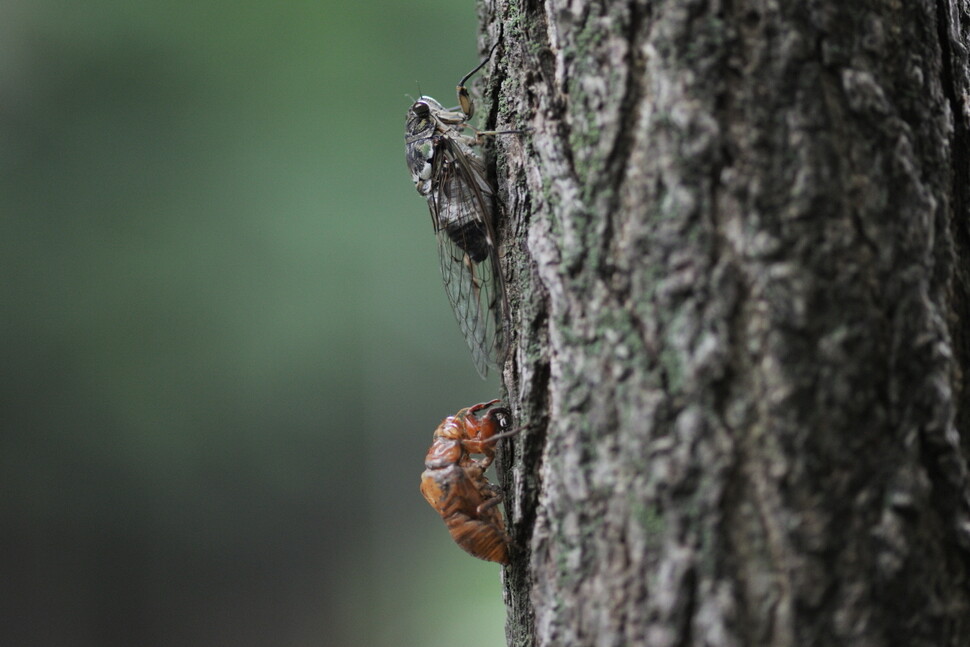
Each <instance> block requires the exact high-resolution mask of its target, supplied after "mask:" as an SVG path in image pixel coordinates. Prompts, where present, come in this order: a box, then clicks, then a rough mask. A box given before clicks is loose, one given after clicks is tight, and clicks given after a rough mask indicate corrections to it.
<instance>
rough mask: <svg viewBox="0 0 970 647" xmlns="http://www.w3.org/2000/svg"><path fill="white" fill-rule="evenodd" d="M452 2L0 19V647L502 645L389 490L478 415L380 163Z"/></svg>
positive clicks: (82, 11) (484, 594) (438, 528)
mask: <svg viewBox="0 0 970 647" xmlns="http://www.w3.org/2000/svg"><path fill="white" fill-rule="evenodd" d="M474 12H475V9H474V6H473V5H472V4H461V3H453V2H445V1H444V0H419V1H418V2H414V3H393V2H382V3H381V2H379V3H345V4H339V5H338V4H334V3H328V2H291V3H276V4H274V3H265V2H252V1H248V2H234V3H227V2H216V1H215V0H209V1H205V0H203V1H201V2H200V1H199V0H194V1H193V2H187V1H180V2H167V3H148V2H130V1H128V2H120V1H115V2H111V1H108V0H96V1H92V2H85V3H72V2H55V1H53V0H29V1H28V0H7V1H6V2H4V3H3V5H2V6H0V299H2V303H3V312H4V316H3V317H2V318H0V333H2V338H3V340H4V344H3V346H2V351H0V353H2V355H0V361H2V366H3V370H2V371H0V380H2V389H0V424H2V435H0V493H2V494H0V514H2V519H0V521H2V523H0V537H2V542H3V544H2V545H3V546H4V551H3V554H2V557H0V560H2V562H0V565H2V572H3V573H4V578H3V584H2V585H0V596H2V598H0V600H2V603H3V608H4V617H5V620H4V623H3V624H2V625H0V632H2V634H6V635H0V642H2V643H3V644H10V645H14V644H16V645H19V646H31V645H44V646H45V647H56V646H59V645H97V646H99V647H110V646H111V645H132V644H137V645H178V646H180V647H184V646H191V645H211V644H232V645H237V646H245V645H268V644H272V645H311V644H312V645H344V644H346V645H409V644H422V645H450V644H453V640H454V636H455V635H456V634H457V635H461V636H462V640H461V642H462V644H464V645H476V644H482V645H487V644H488V645H494V644H500V643H501V642H502V638H501V637H502V617H503V610H502V607H501V593H500V588H499V583H498V579H499V578H498V569H497V567H495V566H494V565H491V564H485V563H478V562H475V561H474V560H472V558H469V557H466V556H465V555H464V554H463V553H461V551H459V550H458V549H457V548H456V547H454V546H453V545H451V543H450V538H449V537H448V534H447V531H446V530H445V528H444V527H443V526H442V525H441V521H440V519H439V518H438V517H437V515H436V514H435V513H434V511H432V510H431V509H430V508H427V506H426V504H425V503H424V501H423V500H422V499H421V497H420V495H419V494H418V490H417V485H418V478H419V474H420V472H421V469H422V466H421V461H422V458H423V456H424V451H425V450H426V448H427V445H428V444H429V443H430V438H431V432H432V431H433V429H434V427H435V425H436V424H437V423H438V422H439V421H440V420H441V418H443V417H444V416H445V415H448V414H450V413H453V412H454V411H455V410H457V409H458V408H460V407H462V406H466V405H468V404H470V403H472V402H475V401H481V400H487V399H490V398H492V397H494V396H496V395H497V387H496V385H495V383H494V382H488V383H485V382H482V381H480V380H479V379H478V377H477V376H476V374H475V371H474V368H473V367H472V364H471V360H470V357H469V356H468V353H467V350H466V349H465V347H464V342H463V340H462V339H461V336H460V334H459V333H458V330H457V326H456V325H455V323H454V320H453V316H452V314H451V312H450V310H449V308H448V305H447V301H446V299H445V295H444V293H443V290H442V288H441V285H440V277H439V275H438V270H437V259H436V256H435V255H436V251H435V242H434V236H433V234H432V232H431V225H430V220H429V218H428V215H427V211H426V208H425V205H424V203H423V200H422V199H421V198H420V197H419V196H418V195H417V194H416V193H415V192H414V190H413V187H411V186H410V181H409V178H408V175H407V171H406V169H405V167H404V162H403V130H402V129H403V121H404V113H405V111H406V109H407V106H408V105H409V103H410V99H408V97H407V95H408V94H411V95H417V94H419V93H421V92H424V93H428V94H432V95H435V96H439V98H441V99H442V100H443V101H445V102H446V103H448V102H450V101H451V98H452V95H453V92H454V89H453V86H454V83H455V81H456V80H457V79H458V78H459V77H460V76H461V75H462V74H463V73H464V72H465V71H467V70H468V69H469V68H470V67H471V66H472V65H474V63H475V62H476V61H477V58H478V54H477V48H476V32H475V24H474V20H475V15H474ZM419 83H420V84H421V85H419ZM468 582H471V583H472V585H471V586H469V585H468Z"/></svg>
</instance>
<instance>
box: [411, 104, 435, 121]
mask: <svg viewBox="0 0 970 647" xmlns="http://www.w3.org/2000/svg"><path fill="white" fill-rule="evenodd" d="M411 112H413V113H414V116H415V117H417V118H419V119H427V118H428V117H429V116H431V107H430V106H429V105H428V104H427V103H425V102H424V101H415V103H414V105H413V106H411Z"/></svg>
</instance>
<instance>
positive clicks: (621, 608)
mask: <svg viewBox="0 0 970 647" xmlns="http://www.w3.org/2000/svg"><path fill="white" fill-rule="evenodd" d="M483 22H484V23H485V24H486V25H487V32H488V36H487V37H486V39H485V40H486V42H487V44H489V45H490V44H491V43H494V42H495V41H496V40H500V41H501V44H500V46H499V49H498V50H497V54H496V56H495V57H494V59H493V60H492V61H491V63H490V65H489V67H488V73H489V74H488V76H489V78H488V83H487V84H486V86H487V87H486V91H485V97H484V98H483V100H482V101H481V102H480V104H479V105H480V108H482V111H483V112H485V111H487V109H488V108H489V107H491V114H490V116H489V119H488V121H489V125H490V126H494V127H498V128H514V127H522V128H530V129H531V130H530V131H529V132H528V133H527V134H526V135H524V136H522V137H502V138H497V141H496V142H495V144H494V151H495V152H496V159H497V170H496V174H497V182H498V187H499V194H500V195H501V196H502V200H503V212H504V218H503V220H502V222H501V223H500V234H501V237H502V238H503V250H504V257H503V265H504V271H505V275H506V281H507V284H508V290H509V300H510V306H511V329H512V336H513V338H512V345H511V350H510V353H509V356H508V358H507V360H506V364H505V369H504V382H505V387H506V388H507V391H508V401H509V403H510V406H511V407H512V409H513V412H514V415H515V418H516V420H517V422H518V424H519V425H520V426H522V427H524V428H525V431H524V433H522V434H520V435H519V436H518V437H517V438H515V439H513V440H511V441H505V443H506V446H505V449H504V451H505V461H504V463H505V465H504V467H503V472H502V475H501V479H502V481H503V486H504V488H505V491H506V497H507V505H508V509H507V512H508V515H509V518H510V524H511V530H512V534H513V537H514V539H515V542H516V546H515V547H514V549H513V552H512V562H513V563H512V565H511V566H510V567H508V568H507V569H506V570H505V580H504V581H505V587H506V600H507V604H508V609H509V619H508V626H507V632H508V639H509V644H510V645H548V646H556V647H563V646H569V645H597V646H599V645H604V646H605V645H610V646H613V645H615V646H632V645H649V646H651V647H663V646H667V645H670V646H674V645H679V646H686V645H711V646H714V645H717V646H722V645H723V646H728V645H731V646H734V645H737V646H741V645H751V646H758V647H761V646H764V645H826V646H830V645H865V646H878V645H906V646H908V647H911V646H922V645H925V646H927V647H940V646H943V645H952V646H955V647H965V646H966V645H970V580H968V576H970V487H968V476H967V473H968V472H967V464H968V457H970V386H968V384H970V380H968V377H967V376H968V375H970V372H968V371H970V272H968V267H970V170H968V169H970V135H968V133H970V131H968V125H970V71H968V70H970V68H968V45H970V39H968V34H970V2H968V0H939V1H937V2H929V1H926V0H923V1H920V0H907V1H904V2H901V1H899V0H869V1H867V2H858V3H857V2H842V1H841V0H814V1H811V2H790V3H789V2H774V1H771V0H767V1H766V0H758V1H753V0H723V1H721V2H718V1H717V0H712V1H710V2H705V1H702V0H667V1H665V2H647V1H645V0H644V1H641V2H635V1H633V0H627V1H626V2H614V3H582V2H571V3H569V2H554V1H553V0H545V1H544V4H543V3H541V2H539V1H538V0H533V1H523V0H495V2H493V3H492V4H491V5H489V7H488V8H487V9H486V10H485V13H484V15H483Z"/></svg>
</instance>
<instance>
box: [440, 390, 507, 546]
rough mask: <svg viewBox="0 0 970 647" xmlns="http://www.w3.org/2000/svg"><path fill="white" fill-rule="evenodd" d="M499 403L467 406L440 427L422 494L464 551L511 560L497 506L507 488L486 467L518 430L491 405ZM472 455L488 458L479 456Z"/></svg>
mask: <svg viewBox="0 0 970 647" xmlns="http://www.w3.org/2000/svg"><path fill="white" fill-rule="evenodd" d="M496 403H498V400H492V401H490V402H483V403H481V404H476V405H474V406H471V407H468V408H466V409H462V410H461V411H459V412H458V413H456V414H455V415H453V416H448V417H447V418H445V419H444V420H443V421H442V422H441V424H440V425H438V428H437V429H435V432H434V439H433V442H432V443H431V447H430V448H429V449H428V454H427V456H425V458H424V467H425V470H424V472H423V473H422V474H421V494H422V495H423V496H424V498H425V500H426V501H427V502H428V503H429V504H431V507H433V508H434V509H435V510H437V512H438V514H440V515H441V518H442V519H443V520H444V522H445V526H447V528H448V532H449V533H451V537H452V539H454V540H455V543H456V544H458V545H459V546H460V547H461V548H462V549H463V550H465V551H466V552H467V553H469V554H471V555H474V556H475V557H478V558H479V559H484V560H488V561H490V562H498V563H500V564H508V563H509V554H508V546H509V544H510V543H511V542H512V539H511V538H510V537H509V535H508V533H507V532H506V530H505V520H504V519H502V513H501V512H499V510H498V508H497V507H496V506H497V505H498V504H499V503H500V502H501V501H502V492H501V490H500V489H499V488H498V487H496V486H494V485H492V484H491V483H489V481H488V479H487V478H485V470H486V469H488V466H489V465H491V463H492V460H493V459H494V458H495V444H496V443H497V442H498V441H499V440H501V439H502V438H508V437H509V436H511V435H514V434H516V433H518V431H519V430H507V428H508V426H509V422H510V420H509V412H508V410H507V409H505V408H502V407H496V408H494V409H493V408H491V407H492V406H493V405H495V404H496ZM479 412H482V413H481V415H480V416H479V415H478V414H479ZM472 454H482V455H483V458H481V459H479V460H476V459H474V458H472V457H471V455H472Z"/></svg>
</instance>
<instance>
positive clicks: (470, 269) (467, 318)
mask: <svg viewBox="0 0 970 647" xmlns="http://www.w3.org/2000/svg"><path fill="white" fill-rule="evenodd" d="M435 148H436V150H435V154H434V158H433V159H434V164H435V171H434V173H433V174H432V176H433V178H434V186H433V187H432V191H431V192H430V194H429V195H428V204H429V206H430V208H431V216H432V219H433V220H434V223H435V231H436V233H437V236H438V252H439V260H440V262H441V277H442V279H443V281H444V285H445V292H446V293H447V295H448V300H449V301H450V302H451V307H452V309H453V310H454V311H455V317H456V318H457V319H458V327H459V328H460V329H461V332H462V335H464V337H465V341H466V342H467V343H468V347H469V348H470V349H471V352H472V359H473V360H474V363H475V368H476V369H477V370H478V373H479V374H480V375H481V376H482V377H485V376H486V375H487V374H488V367H489V365H490V364H491V365H493V366H495V365H497V364H498V363H499V362H500V361H501V359H502V357H503V354H504V342H505V331H504V322H505V312H506V307H505V290H504V285H503V283H502V275H501V273H500V271H499V267H498V258H497V255H496V246H495V240H496V239H495V234H494V230H493V227H492V212H493V208H494V207H493V204H494V196H493V191H492V188H491V186H490V185H489V183H488V179H487V178H486V177H485V169H484V166H483V165H482V163H481V160H479V159H478V158H477V157H476V156H474V154H472V153H471V152H470V151H469V150H468V149H467V148H466V147H465V146H464V145H463V144H461V143H460V142H458V141H455V140H453V139H451V138H448V137H441V138H439V139H438V140H437V141H436V143H435Z"/></svg>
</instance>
